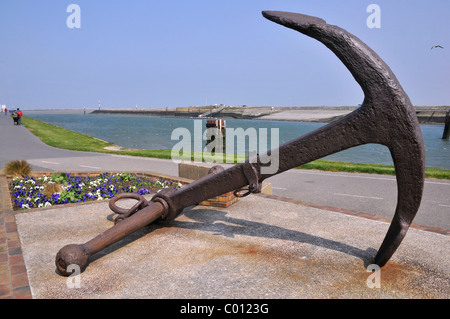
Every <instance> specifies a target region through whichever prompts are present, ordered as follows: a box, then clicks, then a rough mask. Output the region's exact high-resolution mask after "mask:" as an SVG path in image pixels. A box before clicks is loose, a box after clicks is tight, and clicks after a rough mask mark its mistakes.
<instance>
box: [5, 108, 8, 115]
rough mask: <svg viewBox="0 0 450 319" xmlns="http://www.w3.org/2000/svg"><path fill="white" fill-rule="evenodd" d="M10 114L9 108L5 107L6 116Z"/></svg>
mask: <svg viewBox="0 0 450 319" xmlns="http://www.w3.org/2000/svg"><path fill="white" fill-rule="evenodd" d="M6 115H8V109H7V108H6V107H5V116H6Z"/></svg>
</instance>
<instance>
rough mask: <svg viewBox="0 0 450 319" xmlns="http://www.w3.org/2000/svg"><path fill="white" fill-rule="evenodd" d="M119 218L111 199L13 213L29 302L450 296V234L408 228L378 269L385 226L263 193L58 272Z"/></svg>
mask: <svg viewBox="0 0 450 319" xmlns="http://www.w3.org/2000/svg"><path fill="white" fill-rule="evenodd" d="M122 204H123V205H128V204H130V205H131V204H132V202H131V201H130V202H129V203H128V202H127V203H125V202H123V203H122ZM113 216H114V214H113V213H112V211H111V210H110V209H109V207H108V203H107V201H102V202H99V203H92V204H84V205H79V206H72V207H58V208H54V209H46V210H40V211H39V210H36V211H33V212H29V213H21V214H17V215H16V223H17V227H18V232H19V236H20V241H21V245H22V252H23V257H24V261H25V265H26V268H27V273H28V278H29V284H30V288H31V293H32V297H33V298H37V299H57V298H76V299H84V298H86V299H96V298H102V299H103V298H108V299H111V298H113V299H114V298H133V299H141V298H142V299H143V298H145V299H147V298H152V299H157V298H171V299H173V298H175V299H183V298H188V299H196V298H203V299H215V298H239V299H247V298H256V299H258V298H263V299H277V298H433V299H435V298H448V297H449V296H450V270H449V267H448V265H449V262H450V257H449V254H448V252H449V251H450V239H449V237H448V236H445V235H440V234H437V233H432V232H426V231H421V230H417V229H410V230H409V232H408V234H407V236H406V238H405V239H404V241H403V243H402V245H401V246H400V248H399V249H398V250H397V252H396V253H395V254H394V256H393V258H392V259H391V261H390V262H389V263H388V264H387V265H386V266H385V267H383V268H382V269H381V270H380V272H372V271H368V269H367V268H368V267H369V265H370V264H371V261H372V260H373V258H374V256H375V254H376V249H378V247H379V245H380V244H381V241H382V239H383V237H384V235H385V234H386V231H387V229H388V226H389V224H388V223H385V222H380V221H374V220H370V219H364V218H360V217H354V216H349V215H345V214H340V213H335V212H330V211H326V210H321V209H317V208H313V207H306V206H303V205H298V204H293V203H286V202H280V201H278V200H274V199H270V198H263V197H260V196H249V197H247V198H244V199H242V200H241V201H239V202H238V203H236V204H234V205H232V206H230V207H228V208H226V209H225V208H223V209H222V208H211V207H203V206H195V207H190V208H188V209H186V210H185V211H184V213H183V214H182V215H180V216H179V217H178V218H177V219H176V220H174V221H171V222H164V223H163V222H159V223H156V224H152V225H149V226H146V227H144V228H143V229H141V230H139V231H137V232H136V233H134V234H133V235H131V236H129V237H127V238H125V239H123V240H121V241H119V242H118V243H116V244H114V245H112V246H110V247H108V248H107V249H105V250H104V251H103V252H101V253H98V254H96V255H94V256H92V257H91V259H90V264H89V266H88V267H87V268H86V270H85V271H84V272H82V273H81V274H80V275H78V276H77V277H73V278H71V277H69V278H67V277H62V276H60V275H59V274H58V272H57V270H56V267H55V264H54V259H55V255H56V253H57V252H58V250H59V249H60V248H61V247H63V246H64V245H66V244H70V243H84V242H86V241H88V240H90V239H92V238H93V237H95V236H97V235H98V234H100V233H101V232H103V231H104V230H106V229H108V228H110V227H112V225H113V222H112V217H113ZM369 268H370V267H369ZM378 275H379V277H377V278H378V279H379V280H378V279H377V278H375V277H376V276H378ZM369 277H370V278H369ZM377 280H378V281H377ZM368 282H369V284H368ZM378 282H379V283H380V288H376V287H373V286H374V284H376V283H378ZM369 286H372V287H373V288H370V287H369Z"/></svg>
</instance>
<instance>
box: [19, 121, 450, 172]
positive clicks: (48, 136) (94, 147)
mask: <svg viewBox="0 0 450 319" xmlns="http://www.w3.org/2000/svg"><path fill="white" fill-rule="evenodd" d="M22 124H23V125H24V126H25V127H26V128H27V129H28V130H30V131H31V132H32V133H33V134H34V135H36V136H37V137H39V138H40V139H41V140H42V142H44V143H45V144H48V145H50V146H53V147H57V148H63V149H68V150H73V151H85V152H100V153H111V154H122V155H131V156H142V157H154V158H162V159H172V150H168V149H163V150H141V149H128V148H122V149H120V150H109V149H105V148H106V147H111V146H115V145H114V144H113V143H109V142H106V141H103V140H100V139H97V138H94V137H91V136H88V135H85V134H81V133H77V132H74V131H71V130H67V129H65V128H62V127H58V126H56V125H53V124H49V123H46V122H42V121H39V120H36V119H33V118H30V117H27V116H24V117H22ZM195 155H197V156H196V157H194V156H195ZM190 156H191V160H193V159H194V158H199V154H195V153H194V152H192V153H191V154H190ZM201 156H202V158H203V161H204V162H211V158H210V157H208V156H207V155H206V154H201ZM188 157H189V155H188ZM234 158H235V163H239V162H242V161H244V160H245V158H244V157H243V156H237V155H235V156H234ZM184 159H188V158H184ZM222 162H223V163H225V162H226V161H225V154H224V160H223V161H222ZM227 163H228V161H227ZM298 168H299V169H316V170H323V171H332V172H351V173H368V174H383V175H395V169H394V166H393V165H381V164H360V163H347V162H333V161H325V160H316V161H313V162H311V163H308V164H305V165H302V166H300V167H298ZM425 176H426V177H427V178H439V179H450V170H444V169H437V168H426V170H425Z"/></svg>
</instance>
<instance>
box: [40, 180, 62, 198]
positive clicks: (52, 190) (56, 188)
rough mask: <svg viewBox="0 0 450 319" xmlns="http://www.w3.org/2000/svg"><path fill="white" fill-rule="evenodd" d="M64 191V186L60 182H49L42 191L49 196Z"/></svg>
mask: <svg viewBox="0 0 450 319" xmlns="http://www.w3.org/2000/svg"><path fill="white" fill-rule="evenodd" d="M62 191H63V188H62V186H61V184H58V183H51V184H50V183H49V184H46V185H45V186H44V190H43V191H42V194H44V195H45V196H47V197H52V195H53V194H56V193H61V192H62Z"/></svg>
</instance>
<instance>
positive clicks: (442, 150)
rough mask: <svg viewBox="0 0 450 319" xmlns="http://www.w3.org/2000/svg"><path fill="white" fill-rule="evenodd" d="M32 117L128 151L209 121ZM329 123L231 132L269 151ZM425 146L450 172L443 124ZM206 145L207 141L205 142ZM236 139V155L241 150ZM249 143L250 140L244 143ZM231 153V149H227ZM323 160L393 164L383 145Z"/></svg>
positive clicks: (258, 124)
mask: <svg viewBox="0 0 450 319" xmlns="http://www.w3.org/2000/svg"><path fill="white" fill-rule="evenodd" d="M26 115H28V116H29V117H32V118H35V119H38V120H41V121H44V122H48V123H51V124H54V125H57V126H60V127H63V128H66V129H69V130H72V131H76V132H79V133H83V134H86V135H89V136H93V137H96V138H99V139H102V140H105V141H108V142H111V143H114V144H116V145H118V146H121V147H124V148H136V149H172V148H173V147H174V145H176V144H177V143H179V142H180V138H179V137H175V138H174V139H172V132H173V131H174V130H175V129H177V128H186V129H188V130H189V131H190V132H192V133H191V134H192V137H193V136H194V121H201V124H202V127H203V128H204V129H206V126H205V125H206V119H198V118H174V117H151V116H134V115H133V116H130V115H107V114H101V115H96V114H86V115H84V114H59V113H55V114H51V113H48V112H45V114H44V113H42V114H41V113H39V112H34V113H31V112H30V114H26ZM326 124H327V123H311V122H289V121H266V120H237V119H227V120H226V127H227V129H229V128H233V129H238V128H242V129H243V130H244V131H245V130H247V129H249V128H250V129H252V128H254V129H255V130H256V131H257V132H259V129H262V130H264V129H265V130H266V131H267V141H266V142H267V148H268V149H271V146H272V145H271V133H272V134H275V133H276V130H274V129H278V134H279V137H278V141H277V142H278V144H279V145H282V144H283V143H286V142H288V141H290V140H293V139H295V138H297V137H300V136H302V135H304V134H307V133H309V132H311V131H313V130H315V129H317V128H319V127H321V126H324V125H326ZM420 127H421V130H422V134H423V138H424V143H425V152H426V166H427V167H433V168H443V169H450V141H449V140H443V139H442V133H443V130H444V126H443V125H421V126H420ZM202 142H203V146H204V145H205V143H206V141H202ZM238 142H239V139H237V140H236V144H235V150H234V151H233V152H234V153H238V152H237V151H238V150H239V149H241V148H242V147H240V146H239V145H238V144H237V143H238ZM242 142H244V143H248V140H247V141H245V140H244V141H242ZM227 152H229V153H230V150H227ZM323 159H326V160H332V161H342V162H353V163H372V164H387V165H392V164H393V161H392V158H391V155H390V152H389V149H388V148H387V147H385V146H383V145H379V144H367V145H361V146H357V147H354V148H351V149H348V150H345V151H341V152H339V153H335V154H333V155H330V156H327V157H324V158H323Z"/></svg>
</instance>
